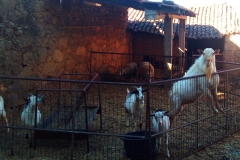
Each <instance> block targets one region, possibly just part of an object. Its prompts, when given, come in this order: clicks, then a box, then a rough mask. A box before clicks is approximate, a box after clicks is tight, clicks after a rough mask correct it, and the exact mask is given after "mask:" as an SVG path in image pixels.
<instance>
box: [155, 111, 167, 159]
mask: <svg viewBox="0 0 240 160" xmlns="http://www.w3.org/2000/svg"><path fill="white" fill-rule="evenodd" d="M167 113H168V111H164V110H162V109H159V110H157V111H156V112H155V113H154V114H153V119H152V124H153V129H154V131H155V132H156V133H161V132H166V131H168V130H169V128H170V120H169V117H168V116H167ZM162 137H164V138H165V140H166V155H167V157H168V158H169V157H170V153H169V150H168V137H169V134H168V132H166V133H163V134H160V135H158V136H157V144H156V147H157V148H158V152H160V144H161V139H162Z"/></svg>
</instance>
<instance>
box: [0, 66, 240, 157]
mask: <svg viewBox="0 0 240 160" xmlns="http://www.w3.org/2000/svg"><path fill="white" fill-rule="evenodd" d="M219 63H222V64H223V65H224V67H225V70H224V71H220V72H218V74H219V76H220V84H219V86H218V102H219V104H220V106H221V107H222V108H223V109H224V111H225V112H224V113H219V114H217V115H215V114H214V113H213V111H212V109H211V100H210V99H209V98H208V97H206V96H205V95H203V96H202V97H200V98H199V99H198V100H196V101H195V102H194V103H190V104H188V105H185V106H184V109H183V110H182V111H181V112H180V113H179V114H178V115H177V116H176V117H175V119H174V121H173V124H172V128H171V129H170V130H169V135H170V137H169V150H170V155H171V158H170V159H181V158H183V157H185V156H187V155H189V154H191V153H193V152H195V151H198V150H200V149H202V148H204V147H206V146H209V145H211V144H212V143H214V142H216V141H218V140H221V139H222V138H224V137H226V136H227V135H229V134H232V133H234V132H236V131H238V130H239V129H240V113H239V108H240V106H239V104H240V103H239V101H240V98H239V96H240V84H239V80H240V73H239V72H240V68H238V67H239V64H235V63H225V62H219ZM194 78H198V77H192V78H191V79H194ZM180 80H184V79H183V78H179V79H171V80H164V81H163V80H162V81H153V82H144V83H122V82H105V81H99V77H98V75H97V74H62V75H60V76H58V77H56V78H51V79H38V78H17V77H4V76H1V77H0V86H1V88H0V89H1V95H2V96H3V98H4V101H5V110H6V112H7V117H8V119H9V126H7V125H6V124H5V121H4V119H3V118H2V116H1V117H0V119H1V120H0V132H1V133H0V138H1V140H0V158H1V159H2V158H7V157H9V156H10V155H11V156H14V157H15V158H16V159H29V158H32V157H39V158H41V159H89V160H91V159H98V160H101V159H104V160H105V159H114V160H115V159H116V160H118V159H120V160H123V159H127V156H128V157H129V154H130V153H129V152H134V154H135V155H137V156H140V157H141V158H142V159H163V158H165V157H166V154H165V151H164V149H165V148H164V145H163V146H162V148H163V150H161V152H160V153H157V152H156V151H155V143H156V136H158V135H161V134H163V133H154V132H152V131H153V129H152V117H151V115H152V114H153V112H154V111H156V110H157V109H160V108H161V109H165V110H169V105H170V104H169V91H170V90H171V87H172V84H173V83H174V82H176V81H180ZM132 86H142V87H143V88H145V89H147V92H146V93H144V95H145V103H146V104H145V106H146V108H145V110H144V113H143V127H142V131H143V132H138V134H136V135H131V133H133V132H132V127H129V126H126V112H125V108H124V107H123V103H124V101H125V98H126V93H127V88H129V89H131V87H132ZM27 93H33V94H36V95H40V94H41V95H44V101H43V103H41V104H37V107H38V108H39V110H40V112H41V115H42V118H41V122H40V124H38V125H35V126H33V127H28V126H23V124H21V120H20V116H21V112H22V110H23V109H24V105H25V102H24V100H23V98H24V97H26V95H27ZM35 114H36V113H35ZM35 124H36V123H35ZM7 127H9V128H10V131H9V132H7ZM27 129H30V130H33V132H34V142H33V144H34V145H33V147H32V148H29V140H27V139H25V133H26V130H27ZM124 137H125V138H124ZM132 140H133V143H131V142H132ZM163 144H164V143H163ZM130 156H131V155H130ZM133 159H134V158H133Z"/></svg>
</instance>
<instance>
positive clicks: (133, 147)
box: [121, 131, 156, 160]
mask: <svg viewBox="0 0 240 160" xmlns="http://www.w3.org/2000/svg"><path fill="white" fill-rule="evenodd" d="M152 134H155V132H151V135H152ZM125 135H128V136H145V131H136V132H130V133H127V134H125ZM121 140H122V141H123V142H124V149H125V154H126V157H127V158H132V160H139V159H143V158H144V157H146V155H145V154H146V152H145V149H147V147H148V146H145V145H146V144H148V143H146V144H145V142H146V141H145V140H146V139H144V138H136V137H121ZM148 142H149V140H148ZM155 146H156V137H151V148H150V150H149V152H150V153H149V155H150V159H151V160H155V159H156V151H155ZM146 158H147V157H146ZM147 159H149V158H147Z"/></svg>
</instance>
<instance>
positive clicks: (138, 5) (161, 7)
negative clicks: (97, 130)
mask: <svg viewBox="0 0 240 160" xmlns="http://www.w3.org/2000/svg"><path fill="white" fill-rule="evenodd" d="M92 1H94V2H100V3H110V4H114V5H119V6H124V7H131V8H134V9H138V10H146V9H148V10H158V11H160V12H164V13H171V14H178V15H186V16H190V17H195V13H194V12H193V11H192V10H190V9H188V8H185V7H182V6H179V5H178V4H175V3H167V2H165V3H163V2H151V1H142V0H92Z"/></svg>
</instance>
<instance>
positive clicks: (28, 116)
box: [21, 94, 44, 147]
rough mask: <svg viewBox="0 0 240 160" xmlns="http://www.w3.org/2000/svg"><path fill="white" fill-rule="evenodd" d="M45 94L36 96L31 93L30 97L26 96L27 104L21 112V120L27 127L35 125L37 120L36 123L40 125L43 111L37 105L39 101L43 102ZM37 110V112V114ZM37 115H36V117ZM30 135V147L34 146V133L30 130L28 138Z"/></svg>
mask: <svg viewBox="0 0 240 160" xmlns="http://www.w3.org/2000/svg"><path fill="white" fill-rule="evenodd" d="M43 97H44V96H43V95H38V96H35V95H33V94H29V97H28V98H25V99H24V100H25V101H26V104H25V106H24V109H23V111H22V114H21V122H22V124H23V125H24V126H26V127H34V126H35V120H36V125H38V124H39V123H40V121H41V112H40V110H39V109H38V107H37V103H38V104H39V103H41V102H42V101H43ZM36 107H37V108H36ZM35 111H36V112H37V113H36V114H35ZM35 115H36V117H35ZM28 136H30V147H32V133H31V131H30V130H28V132H27V134H26V139H28Z"/></svg>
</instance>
